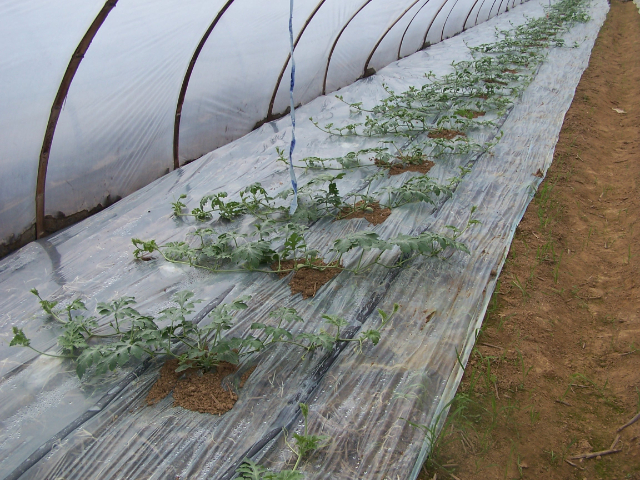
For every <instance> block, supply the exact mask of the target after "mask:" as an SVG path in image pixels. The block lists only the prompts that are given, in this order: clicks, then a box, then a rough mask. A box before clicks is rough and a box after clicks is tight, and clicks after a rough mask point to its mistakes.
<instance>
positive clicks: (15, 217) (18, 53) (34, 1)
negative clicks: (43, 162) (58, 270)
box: [0, 0, 104, 244]
mask: <svg viewBox="0 0 640 480" xmlns="http://www.w3.org/2000/svg"><path fill="white" fill-rule="evenodd" d="M103 5H104V1H103V0H102V1H101V0H92V1H89V0H69V1H68V2H64V3H62V4H61V3H56V2H51V1H47V0H25V1H21V2H13V1H10V0H3V1H0V18H11V22H4V23H3V27H2V31H1V32H0V37H1V41H0V71H1V72H2V77H1V78H0V131H2V140H1V141H0V159H2V161H0V233H1V235H0V244H2V243H9V242H11V241H13V240H14V239H15V237H19V236H20V235H21V234H22V233H23V232H25V231H26V230H28V229H31V228H32V226H33V225H34V223H35V212H36V206H35V192H36V178H37V176H38V158H39V156H40V147H41V145H42V139H43V137H44V132H45V130H46V127H47V120H48V118H49V112H50V110H51V105H52V104H53V100H54V98H55V96H56V92H57V91H58V87H59V86H60V81H61V80H62V77H63V75H64V72H65V70H66V68H67V64H68V63H69V59H70V58H71V56H72V55H73V52H74V50H75V49H76V47H77V45H78V42H80V39H81V38H82V36H83V35H84V33H85V32H86V30H87V29H88V28H89V26H90V25H91V22H92V21H93V19H94V18H95V16H96V15H97V14H98V12H99V11H100V9H101V8H102V6H103ZM60 18H64V21H62V22H61V21H60ZM12 237H13V238H12Z"/></svg>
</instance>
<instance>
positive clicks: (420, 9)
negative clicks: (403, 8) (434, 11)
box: [398, 0, 431, 60]
mask: <svg viewBox="0 0 640 480" xmlns="http://www.w3.org/2000/svg"><path fill="white" fill-rule="evenodd" d="M430 1H431V0H427V1H426V2H424V5H422V6H421V7H420V8H419V9H418V11H417V12H416V13H415V14H414V15H413V17H412V18H411V21H410V22H409V25H407V28H405V29H404V33H403V34H402V38H401V39H400V45H398V60H400V56H401V51H402V44H403V43H404V37H405V36H406V35H407V32H408V31H409V27H411V24H412V23H413V21H414V20H415V19H416V17H417V16H418V14H419V13H420V12H421V11H422V9H423V8H424V7H426V6H427V4H428V3H429V2H430ZM423 45H424V44H423Z"/></svg>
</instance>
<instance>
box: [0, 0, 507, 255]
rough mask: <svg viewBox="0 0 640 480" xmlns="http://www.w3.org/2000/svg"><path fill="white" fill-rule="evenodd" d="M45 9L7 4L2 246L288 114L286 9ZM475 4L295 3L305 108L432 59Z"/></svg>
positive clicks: (235, 5) (138, 5) (236, 0)
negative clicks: (405, 60)
mask: <svg viewBox="0 0 640 480" xmlns="http://www.w3.org/2000/svg"><path fill="white" fill-rule="evenodd" d="M41 3H42V2H40V1H39V0H30V1H28V2H26V3H25V2H22V3H21V4H20V6H19V7H15V6H13V5H9V4H8V3H7V4H6V6H5V5H0V9H1V10H0V12H2V13H3V15H2V22H0V23H1V24H2V34H4V35H5V36H6V41H5V42H4V44H5V45H7V46H8V47H9V50H8V51H7V52H5V55H4V56H3V59H4V63H3V65H4V66H5V68H4V69H3V72H4V75H3V81H4V82H5V83H4V84H3V86H4V87H5V88H4V90H3V92H4V93H3V94H2V102H0V105H2V107H3V108H2V114H0V115H4V117H3V118H2V121H3V127H4V130H3V131H4V132H5V135H4V136H3V138H2V140H1V141H0V153H1V154H2V162H1V165H0V168H1V169H2V172H3V175H2V176H0V180H1V181H2V185H1V188H0V245H2V246H6V245H7V244H9V243H12V242H14V241H16V240H18V239H19V237H20V235H22V234H23V233H25V232H27V234H28V235H31V236H33V235H32V232H33V231H34V230H33V225H34V223H35V222H37V223H38V225H39V227H38V231H39V233H38V235H40V236H42V235H43V234H44V233H45V231H47V232H48V231H52V230H55V229H57V228H60V227H61V226H62V225H64V224H69V222H73V221H74V218H78V217H85V216H87V215H88V214H90V213H92V212H94V211H95V210H96V209H100V208H101V207H105V206H108V205H110V204H111V203H113V202H114V201H117V200H118V199H120V198H122V197H124V196H126V195H129V194H130V193H132V192H133V191H135V190H136V189H138V188H140V187H142V186H144V185H146V184H148V183H149V182H151V181H152V180H154V179H156V178H158V177H159V176H162V175H164V174H165V173H167V172H169V171H171V170H172V169H173V168H174V166H175V165H183V164H185V163H187V162H189V161H191V160H193V159H195V158H198V157H200V156H201V155H203V154H205V153H207V152H209V151H211V150H212V149H213V148H216V147H218V146H220V145H223V144H226V143H228V142H230V141H232V140H234V139H236V138H238V137H240V136H242V135H244V134H246V133H248V132H249V131H251V130H252V129H253V128H255V127H256V125H259V124H260V123H261V122H263V121H265V120H267V119H272V118H276V117H278V116H279V115H282V114H284V113H285V111H286V109H287V108H288V103H289V102H288V99H287V86H288V82H287V81H286V79H287V78H288V77H289V73H290V72H289V70H288V69H289V68H290V67H289V66H288V61H287V56H288V52H289V48H288V47H289V45H288V38H287V33H288V31H287V21H288V6H287V4H286V2H275V3H274V2H271V3H269V2H257V1H255V0H215V1H212V2H203V1H201V0H189V1H188V2H186V3H184V2H183V3H180V4H177V3H175V2H169V1H166V0H163V1H159V2H149V1H141V2H140V1H137V2H134V1H131V0H119V1H116V2H106V1H103V2H101V3H100V2H83V4H82V5H79V4H77V2H75V3H74V2H71V3H69V2H67V3H65V4H64V5H57V4H56V5H50V4H49V3H47V4H46V5H45V4H42V5H41ZM427 3H429V2H427ZM476 3H477V2H476V1H475V0H449V2H447V3H446V5H444V4H443V7H444V9H443V10H442V11H440V10H437V11H435V10H433V9H432V8H431V7H430V6H428V5H426V4H425V3H424V2H423V0H419V1H416V0H404V1H401V2H388V1H383V0H297V1H296V2H294V6H295V8H294V15H293V24H294V29H293V30H294V34H295V36H296V38H298V36H299V37H300V38H299V48H297V49H296V50H297V53H296V56H297V58H298V60H299V62H300V68H299V70H298V74H299V75H298V76H299V82H298V88H297V89H296V92H295V101H296V104H300V103H304V102H308V101H311V100H312V99H314V98H316V97H317V96H318V95H320V94H322V93H323V92H327V91H331V90H334V89H336V88H339V87H341V86H344V85H345V84H347V83H349V82H351V81H353V80H355V79H357V78H360V77H361V76H362V75H363V74H364V73H365V69H366V68H365V66H367V65H368V66H369V67H371V68H373V69H379V68H381V67H382V66H384V65H385V64H386V63H388V62H389V61H393V60H395V59H396V58H397V52H398V51H400V52H401V53H402V55H407V54H410V53H413V52H414V51H416V50H417V49H420V48H422V46H423V39H422V35H423V34H424V33H426V29H427V27H428V25H430V24H431V23H433V22H432V20H433V21H435V22H436V24H437V25H436V26H437V28H436V30H437V31H438V32H437V34H434V35H435V37H434V38H431V39H430V41H431V43H434V42H436V41H440V39H441V38H444V37H446V36H449V35H454V34H457V33H459V32H460V31H461V30H462V28H463V25H462V23H460V20H461V19H462V16H463V14H464V10H465V9H467V10H468V9H472V8H475V7H474V5H475V4H476ZM101 7H102V10H101ZM452 7H453V8H454V9H455V11H456V12H458V13H451V14H449V13H447V12H451V8H452ZM416 9H418V12H417V13H419V14H418V15H416V14H414V11H415V10H416ZM460 12H462V13H461V14H459V13H460ZM496 12H497V10H496V11H495V12H494V14H495V13H496ZM425 13H426V14H427V17H425V15H424V14H425ZM103 14H104V15H103ZM430 14H432V15H434V16H437V19H436V18H428V15H430ZM488 17H489V15H487V16H486V17H485V16H483V17H482V18H480V19H479V21H480V22H482V21H485V20H486V18H488ZM59 18H64V19H65V21H64V22H62V23H61V22H60V21H59ZM476 20H478V17H477V16H476V19H475V20H474V21H469V22H467V27H469V26H472V25H475V23H474V22H475V21H476ZM407 22H409V26H410V27H411V28H409V29H408V30H407V33H408V34H407V35H405V34H404V31H405V30H406V28H405V25H407ZM409 30H410V32H409ZM440 30H442V32H440ZM444 30H446V32H445V31H444ZM401 33H402V35H401ZM443 34H444V35H443ZM436 37H437V39H435V38H436ZM81 39H82V40H83V42H84V43H83V48H82V49H81V51H80V53H77V52H76V51H75V50H76V47H78V46H80V41H81ZM405 40H406V41H405ZM416 40H417V41H416ZM378 42H380V43H379V44H378ZM377 44H378V45H377ZM376 45H377V46H376ZM334 46H335V47H334ZM407 46H408V47H407ZM85 50H86V51H85ZM372 54H373V56H372V58H371V60H370V61H369V62H368V63H367V59H368V57H369V56H370V55H372ZM67 66H69V70H68V71H67V73H68V76H67V77H65V81H64V82H62V74H63V73H64V72H65V69H66V68H67ZM76 67H77V70H76ZM328 69H329V70H330V71H328ZM325 77H326V82H325ZM283 80H284V81H283ZM7 86H8V88H7ZM56 93H59V94H60V95H61V96H60V97H59V98H58V97H57V96H56ZM54 100H55V102H56V103H55V104H54ZM50 113H51V123H50V124H49V125H47V121H48V120H49V114H50ZM58 114H59V117H58ZM45 128H47V131H46V134H45ZM41 149H42V152H43V157H42V160H41V164H40V165H39V161H40V158H39V157H40V155H39V153H40V150H41ZM37 182H39V183H37ZM36 190H37V194H38V204H37V205H36ZM36 210H37V212H36ZM45 217H47V218H45ZM45 224H46V226H45ZM23 240H24V239H23ZM23 243H24V242H23Z"/></svg>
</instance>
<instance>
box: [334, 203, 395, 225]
mask: <svg viewBox="0 0 640 480" xmlns="http://www.w3.org/2000/svg"><path fill="white" fill-rule="evenodd" d="M363 205H364V202H363V201H360V202H358V203H356V204H355V209H354V210H351V209H349V208H345V209H344V210H342V215H344V216H340V217H339V218H340V220H349V219H351V218H364V219H365V220H367V222H369V223H371V224H373V225H379V224H381V223H383V222H384V221H385V220H386V219H387V217H388V216H389V215H391V209H390V208H382V207H381V206H380V204H379V203H378V202H374V203H371V204H369V205H368V207H369V208H371V211H370V212H368V211H366V210H364V208H363Z"/></svg>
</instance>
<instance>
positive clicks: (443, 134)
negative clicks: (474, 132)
mask: <svg viewBox="0 0 640 480" xmlns="http://www.w3.org/2000/svg"><path fill="white" fill-rule="evenodd" d="M457 136H460V137H466V136H467V135H466V134H465V133H464V132H461V131H459V130H448V129H446V128H443V129H441V130H434V131H433V132H429V135H427V137H429V138H444V139H445V140H451V139H453V138H455V137H457Z"/></svg>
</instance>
